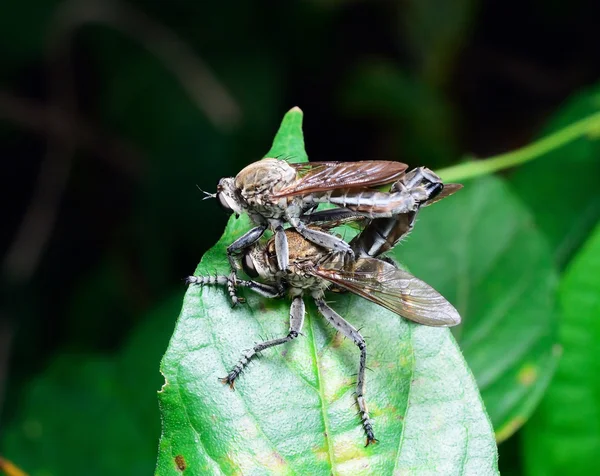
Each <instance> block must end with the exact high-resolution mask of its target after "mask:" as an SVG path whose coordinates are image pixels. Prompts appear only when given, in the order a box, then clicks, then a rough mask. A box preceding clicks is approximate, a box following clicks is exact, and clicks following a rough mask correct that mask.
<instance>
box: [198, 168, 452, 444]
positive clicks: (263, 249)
mask: <svg viewBox="0 0 600 476" xmlns="http://www.w3.org/2000/svg"><path fill="white" fill-rule="evenodd" d="M332 164H334V165H332V166H331V167H332V168H333V170H334V171H335V170H337V171H340V170H342V167H341V166H340V168H338V167H337V165H336V163H332ZM365 164H366V163H365V162H363V163H361V166H360V167H364V166H365ZM375 164H380V165H381V163H378V162H375ZM253 165H254V164H253ZM402 165H403V164H401V166H402ZM250 167H252V166H250ZM319 167H320V168H321V170H324V169H323V168H322V167H324V166H323V165H320V166H319ZM396 170H398V168H397V169H396ZM222 182H223V181H221V183H222ZM459 188H460V186H459V185H453V184H451V185H450V186H446V188H444V185H443V184H442V182H441V180H440V179H439V178H438V177H437V176H436V175H435V174H433V173H432V172H430V171H429V170H427V169H425V168H417V169H414V170H412V171H411V172H408V173H403V174H401V175H400V176H399V177H398V180H397V181H396V182H395V183H394V185H393V186H392V188H391V190H390V192H388V195H389V196H390V197H393V198H390V200H397V201H401V200H404V203H407V202H409V201H410V200H413V201H414V203H416V204H417V205H416V207H415V206H410V207H408V208H409V211H406V212H402V213H396V214H390V216H388V217H385V216H378V217H377V215H376V218H372V219H369V218H368V217H369V215H364V213H365V208H366V207H370V208H374V207H376V206H379V208H378V210H381V208H382V206H381V205H377V203H374V202H376V200H371V203H370V204H369V205H364V207H363V205H361V204H360V203H361V197H360V196H359V195H358V194H356V193H354V194H353V195H352V196H353V197H354V199H355V200H354V202H352V201H350V200H348V201H347V202H345V203H343V204H345V205H346V206H345V207H343V208H334V209H331V210H325V211H321V212H315V213H312V214H308V215H300V217H299V218H300V221H299V222H298V223H301V228H300V229H301V230H303V231H306V230H308V231H309V235H310V236H311V237H313V238H314V237H315V236H317V237H318V236H320V235H321V234H323V235H327V236H330V237H332V238H333V239H335V240H340V239H339V238H338V237H336V236H335V235H333V234H330V229H331V228H332V227H334V226H336V225H338V224H340V223H344V222H347V221H353V220H357V219H361V218H362V219H363V220H365V219H366V220H367V223H366V225H365V226H364V229H363V230H362V232H360V233H359V234H358V235H357V236H356V237H355V238H354V239H353V240H351V241H350V242H349V243H345V242H344V244H345V245H346V246H347V250H346V251H345V252H342V253H340V252H339V251H338V250H337V249H335V248H334V249H331V247H328V246H326V245H324V244H323V243H315V242H314V241H313V240H308V239H307V237H306V233H301V232H300V230H299V229H298V228H296V230H294V229H292V228H290V229H287V230H285V231H282V232H281V234H283V236H284V237H285V245H286V249H287V254H286V258H287V266H286V269H285V271H282V269H281V259H280V255H279V253H280V251H281V238H278V235H277V233H276V234H275V235H274V236H273V237H272V238H271V239H270V240H268V241H267V242H266V243H265V244H263V243H260V242H259V243H256V242H255V243H253V244H251V245H250V246H248V247H247V248H246V250H245V252H244V254H243V256H242V265H243V268H244V270H245V272H246V274H248V275H249V276H250V277H251V278H260V279H261V282H257V281H254V280H239V279H237V278H234V280H232V278H231V276H216V277H203V276H190V277H189V278H188V282H189V283H191V284H198V285H213V284H217V285H226V286H228V288H229V293H230V296H231V298H232V300H233V301H234V303H235V302H236V299H237V298H236V297H235V287H238V286H241V287H246V288H248V289H251V290H252V291H254V292H256V293H258V294H260V295H262V296H264V297H267V298H276V297H282V296H284V295H285V294H288V295H289V296H290V298H291V299H292V304H291V308H290V328H289V332H288V334H287V336H285V337H282V338H279V339H273V340H269V341H265V342H261V343H259V344H257V345H255V346H254V347H253V348H252V349H250V350H249V351H247V352H246V353H244V354H243V356H242V358H241V359H240V360H239V362H238V363H237V365H235V367H234V368H233V369H232V370H231V371H230V372H229V374H228V375H227V376H226V377H225V378H223V379H222V380H223V382H224V383H227V384H229V385H230V386H231V387H233V385H234V383H235V381H236V379H237V378H238V376H239V375H240V374H241V373H242V371H243V370H244V369H245V368H246V366H247V365H248V364H249V363H250V361H251V360H252V359H253V358H255V357H256V355H258V354H259V353H260V352H262V351H263V350H265V349H267V348H269V347H273V346H277V345H281V344H284V343H286V342H289V341H290V340H293V339H294V338H296V337H297V336H298V335H299V334H300V332H301V329H302V325H303V321H304V314H305V304H304V301H303V296H304V294H310V295H311V297H312V298H313V299H314V301H315V303H316V306H317V309H318V311H319V312H320V313H321V315H323V316H324V317H325V318H326V320H327V321H328V322H329V323H330V324H331V325H332V326H333V327H334V328H335V329H336V330H337V331H339V332H340V333H341V334H343V335H344V336H346V337H348V338H349V339H351V340H352V341H353V342H354V344H355V345H356V346H357V347H358V348H359V350H360V361H359V371H358V378H357V391H356V399H357V404H358V407H359V413H360V416H361V421H362V426H363V429H364V431H365V434H366V437H367V445H369V444H370V443H373V442H374V441H376V439H375V435H374V432H373V424H372V421H371V419H370V418H369V413H368V410H367V405H366V402H365V399H364V393H365V369H366V357H367V354H366V343H365V340H364V338H363V337H362V336H361V334H360V333H359V331H358V330H357V329H356V328H355V327H353V326H352V325H351V324H350V323H349V322H347V321H346V320H345V319H344V318H342V317H341V316H340V315H339V314H337V313H336V312H335V311H334V310H333V309H332V308H331V307H330V306H329V305H328V304H327V303H326V302H325V299H324V293H325V291H326V290H332V291H338V292H340V291H350V292H352V293H354V294H357V295H359V296H361V297H364V298H365V299H367V300H369V301H372V302H374V303H376V304H378V305H380V306H382V307H385V308H387V309H389V310H391V311H392V312H394V313H396V314H398V315H400V316H402V317H405V318H407V319H410V320H412V321H414V322H417V323H420V324H423V325H428V326H453V325H456V324H458V323H459V322H460V316H459V315H458V312H457V311H456V309H454V307H453V306H452V305H451V304H450V303H449V302H448V301H447V300H446V299H445V298H444V297H443V296H441V295H440V294H439V293H438V292H437V291H435V290H434V289H433V288H432V287H431V286H429V285H428V284H426V283H424V282H423V281H421V280H419V279H417V278H416V277H414V276H412V275H411V274H409V273H407V272H406V271H403V270H400V269H398V268H397V267H396V266H395V264H393V262H390V261H389V260H387V259H386V258H383V259H379V258H378V256H380V255H381V254H382V253H385V252H386V251H389V250H390V249H391V248H392V247H393V246H394V245H395V244H396V243H398V242H399V241H400V240H401V239H402V238H403V237H404V236H406V234H407V233H408V232H409V231H410V230H411V229H412V227H413V224H414V221H415V218H416V215H417V213H418V211H419V209H420V207H422V206H427V205H430V204H432V203H434V202H435V201H438V200H440V199H441V198H443V197H445V196H448V195H449V194H451V193H453V192H454V191H456V190H458V189H459ZM219 193H222V191H220V192H219ZM311 193H314V194H315V196H321V197H322V196H324V195H325V194H322V192H318V194H316V192H311ZM345 193H347V192H341V191H335V190H334V191H332V193H331V194H329V196H330V197H331V196H333V197H338V196H340V197H341V196H343V195H344V194H345ZM370 193H371V194H372V195H371V196H370V198H373V197H375V198H376V199H379V198H380V197H381V194H383V192H375V191H373V192H370ZM378 194H379V195H378ZM225 196H226V195H225ZM225 196H224V195H219V197H220V200H221V201H223V200H224V198H223V197H225ZM400 197H402V198H400ZM310 200H313V199H310ZM363 203H364V202H363ZM349 205H350V206H349ZM351 206H352V207H351ZM263 231H264V230H263ZM261 233H262V232H261ZM238 241H239V240H238ZM331 243H334V241H333V240H331V241H328V242H327V244H331Z"/></svg>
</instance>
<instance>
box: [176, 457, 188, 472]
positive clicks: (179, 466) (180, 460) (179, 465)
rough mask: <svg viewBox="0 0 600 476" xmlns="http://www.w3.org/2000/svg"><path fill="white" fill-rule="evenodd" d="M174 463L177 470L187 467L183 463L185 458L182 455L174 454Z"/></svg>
mask: <svg viewBox="0 0 600 476" xmlns="http://www.w3.org/2000/svg"><path fill="white" fill-rule="evenodd" d="M175 464H176V465H177V469H178V470H179V471H185V468H187V466H186V464H185V458H184V457H183V456H182V455H177V456H175Z"/></svg>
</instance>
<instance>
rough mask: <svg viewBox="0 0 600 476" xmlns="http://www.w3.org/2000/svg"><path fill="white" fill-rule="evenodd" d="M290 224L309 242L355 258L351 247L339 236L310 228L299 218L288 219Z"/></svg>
mask: <svg viewBox="0 0 600 476" xmlns="http://www.w3.org/2000/svg"><path fill="white" fill-rule="evenodd" d="M288 221H289V222H290V224H291V225H292V226H293V227H294V228H295V229H296V231H297V232H298V233H300V234H301V235H302V236H303V237H304V238H306V239H307V240H308V241H310V242H312V243H315V244H317V245H319V246H322V247H323V248H327V249H329V250H332V251H334V252H336V253H347V254H349V255H350V256H354V251H352V248H350V245H349V244H348V243H346V242H345V241H344V240H342V239H341V238H338V237H337V236H334V235H330V234H329V233H326V232H324V231H319V230H314V229H312V228H308V227H307V226H306V225H305V224H304V223H303V222H302V221H301V220H300V219H299V218H296V217H288Z"/></svg>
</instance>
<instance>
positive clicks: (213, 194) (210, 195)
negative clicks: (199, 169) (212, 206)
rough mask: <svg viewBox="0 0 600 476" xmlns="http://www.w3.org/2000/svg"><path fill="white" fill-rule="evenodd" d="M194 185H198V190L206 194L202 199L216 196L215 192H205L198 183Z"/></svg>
mask: <svg viewBox="0 0 600 476" xmlns="http://www.w3.org/2000/svg"><path fill="white" fill-rule="evenodd" d="M196 187H198V190H200V191H201V192H202V193H203V194H204V195H206V197H204V198H203V199H202V200H208V199H209V198H216V197H217V194H216V193H208V192H205V191H204V190H202V189H201V188H200V185H198V184H196Z"/></svg>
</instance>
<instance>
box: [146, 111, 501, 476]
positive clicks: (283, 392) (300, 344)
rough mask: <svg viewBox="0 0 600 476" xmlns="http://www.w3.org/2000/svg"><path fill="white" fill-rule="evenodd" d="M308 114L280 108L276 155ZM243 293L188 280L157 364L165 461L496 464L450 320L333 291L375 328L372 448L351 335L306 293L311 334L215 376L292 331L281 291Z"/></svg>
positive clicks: (240, 467)
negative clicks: (230, 379) (357, 393)
mask: <svg viewBox="0 0 600 476" xmlns="http://www.w3.org/2000/svg"><path fill="white" fill-rule="evenodd" d="M300 114H301V112H300V111H299V110H292V111H291V112H290V113H288V114H287V115H286V117H285V119H284V121H283V124H282V126H281V129H280V132H281V133H282V135H281V136H280V135H278V136H277V137H276V139H275V142H274V147H273V149H272V150H271V151H270V152H269V154H268V155H288V154H289V152H288V151H287V149H286V147H287V146H288V144H289V143H290V134H289V130H290V128H289V125H290V124H295V126H293V127H294V128H295V130H294V132H293V134H292V137H293V136H296V137H295V138H294V139H293V140H294V141H296V144H298V143H300V142H299V140H300V138H301V129H300V124H301V122H300V121H299V119H300V118H301V117H300ZM292 121H294V122H293V123H292ZM292 142H293V141H292ZM294 155H295V154H294ZM247 228H248V224H247V221H246V220H235V219H233V218H232V219H231V220H230V224H229V226H228V227H227V230H226V231H225V234H224V235H223V237H222V238H221V240H220V241H219V243H217V245H215V247H213V248H212V249H211V250H209V251H208V252H207V253H206V254H205V255H204V257H203V259H202V261H201V263H200V265H199V267H198V269H197V270H196V274H205V275H206V274H209V273H210V274H213V273H224V272H226V271H227V260H226V258H225V256H226V254H225V247H226V246H227V245H228V244H230V243H231V242H232V241H233V240H234V239H235V238H236V237H238V236H239V235H240V234H241V233H243V231H244V230H246V229H247ZM247 298H248V303H247V305H246V306H243V307H239V308H236V309H232V308H231V305H230V302H229V298H228V296H227V293H226V292H225V290H224V289H210V288H207V289H204V290H202V289H198V288H197V287H191V288H190V289H189V290H188V292H187V294H186V297H185V299H184V303H183V309H182V312H181V315H180V318H179V320H178V323H177V327H176V330H175V333H174V335H173V338H172V340H171V343H170V345H169V348H168V350H167V353H166V355H165V357H164V360H163V364H162V372H163V374H164V376H165V381H166V383H165V385H164V386H163V389H162V390H161V392H160V396H159V401H160V406H161V412H162V415H163V435H162V438H161V442H160V453H159V460H158V468H157V474H159V475H161V476H162V475H168V474H178V471H179V470H180V469H181V467H182V466H185V467H186V468H187V469H188V470H189V471H190V474H206V473H213V474H233V473H243V474H252V473H260V472H264V471H267V472H270V473H276V474H292V473H294V474H332V473H334V474H357V472H360V474H391V473H392V472H393V471H400V472H402V471H413V472H414V471H426V470H427V471H439V472H442V473H444V474H448V473H462V472H474V473H477V474H495V473H496V472H497V469H496V466H497V454H496V448H495V443H494V440H493V434H492V431H491V427H490V423H489V421H488V419H487V417H486V415H485V411H484V409H483V406H482V403H481V400H480V397H479V395H478V392H477V388H476V386H475V383H474V381H473V379H472V376H471V374H470V372H469V370H468V369H467V367H466V365H465V362H464V360H463V359H462V356H461V354H460V351H459V350H458V348H457V346H456V344H455V342H454V339H453V338H452V337H451V335H450V332H449V331H448V330H447V329H433V328H427V327H424V326H418V325H414V324H412V323H408V322H407V321H404V320H402V319H400V318H398V316H396V315H395V314H392V313H390V312H388V311H386V310H384V309H382V308H380V307H378V306H376V305H374V304H372V303H369V302H368V301H366V300H363V299H360V298H358V297H355V296H350V295H343V296H341V297H339V298H336V302H335V304H334V307H335V308H336V309H337V310H338V311H339V312H340V313H341V314H342V315H343V316H344V317H345V318H347V319H348V320H349V321H350V322H352V323H353V325H355V326H357V327H358V328H361V327H364V329H365V330H364V333H365V335H366V336H368V339H367V345H368V349H369V360H368V365H369V366H370V367H371V368H372V369H373V372H372V373H370V374H369V375H368V376H367V400H368V401H369V403H370V411H371V414H372V417H373V418H374V422H375V429H376V436H377V437H378V438H379V439H380V443H378V444H377V445H373V446H370V447H367V448H365V447H364V435H363V432H362V429H361V427H360V424H359V420H358V419H357V418H356V415H355V412H354V411H353V410H352V406H353V401H354V396H353V395H354V393H353V392H354V377H353V374H354V373H355V372H356V368H357V365H358V353H357V349H356V348H355V346H354V345H353V344H352V343H351V342H349V341H347V340H344V339H342V338H341V336H340V335H339V334H337V333H336V332H334V330H333V329H332V328H330V327H329V326H327V324H326V323H325V322H324V320H323V319H322V318H320V317H319V315H318V314H317V313H316V312H315V309H314V306H312V305H309V306H308V313H307V314H308V315H307V321H306V323H305V327H304V334H305V336H303V337H301V338H299V339H297V341H296V342H293V343H291V344H289V345H287V346H285V347H283V348H277V349H276V350H273V351H269V352H265V355H266V357H265V358H264V359H262V360H261V361H260V362H258V363H257V364H255V365H251V366H250V368H249V369H248V371H247V372H246V374H245V375H244V377H243V378H242V379H241V380H240V382H239V383H238V385H237V386H236V392H230V391H228V389H226V388H223V385H222V384H221V383H220V382H219V381H218V379H217V377H220V376H223V375H225V374H226V373H227V372H228V370H229V369H230V368H231V367H232V366H233V365H234V364H235V362H236V361H237V359H239V357H240V353H241V351H242V350H243V349H245V348H248V347H249V346H251V345H252V344H253V342H256V341H259V340H263V339H265V338H267V337H274V336H283V335H286V333H287V322H286V318H285V316H287V315H288V314H289V304H290V303H289V301H288V300H287V299H286V300H283V301H280V300H277V301H276V300H265V299H264V298H260V297H257V296H253V295H248V296H247ZM390 343H393V345H390Z"/></svg>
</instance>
